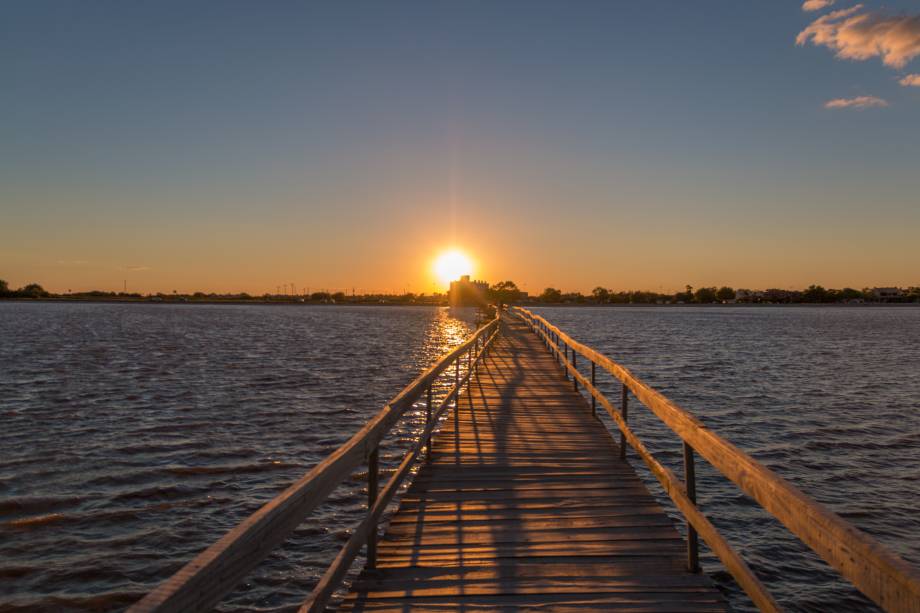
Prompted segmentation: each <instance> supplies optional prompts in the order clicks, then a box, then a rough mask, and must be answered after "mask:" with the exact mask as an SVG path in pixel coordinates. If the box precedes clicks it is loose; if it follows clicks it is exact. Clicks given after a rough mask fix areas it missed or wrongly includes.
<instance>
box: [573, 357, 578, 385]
mask: <svg viewBox="0 0 920 613" xmlns="http://www.w3.org/2000/svg"><path fill="white" fill-rule="evenodd" d="M576 372H578V354H576V353H575V350H574V349H572V389H574V390H575V391H576V392H577V391H578V377H576V376H575V373H576Z"/></svg>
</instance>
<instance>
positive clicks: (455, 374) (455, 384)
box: [454, 355, 460, 398]
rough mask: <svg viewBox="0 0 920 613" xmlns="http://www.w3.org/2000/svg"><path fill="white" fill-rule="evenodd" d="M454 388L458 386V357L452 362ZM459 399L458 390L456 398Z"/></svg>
mask: <svg viewBox="0 0 920 613" xmlns="http://www.w3.org/2000/svg"><path fill="white" fill-rule="evenodd" d="M454 366H455V368H454V387H457V386H459V385H460V356H459V355H458V356H457V358H456V361H455V362H454ZM459 397H460V390H459V389H458V390H457V398H459Z"/></svg>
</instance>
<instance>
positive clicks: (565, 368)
mask: <svg viewBox="0 0 920 613" xmlns="http://www.w3.org/2000/svg"><path fill="white" fill-rule="evenodd" d="M562 350H563V351H564V352H565V357H564V358H563V359H562V376H563V377H565V378H566V379H568V378H569V346H568V345H566V344H565V343H563V344H562Z"/></svg>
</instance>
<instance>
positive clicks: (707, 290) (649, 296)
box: [489, 281, 920, 304]
mask: <svg viewBox="0 0 920 613" xmlns="http://www.w3.org/2000/svg"><path fill="white" fill-rule="evenodd" d="M884 290H887V291H882V289H881V288H868V287H867V288H863V289H861V290H858V289H853V288H851V287H845V288H843V289H826V288H824V287H822V286H820V285H810V286H809V287H807V288H806V289H803V290H791V289H775V288H774V289H767V290H762V291H761V290H757V291H754V290H749V289H737V290H736V289H734V288H732V287H728V286H722V287H715V286H712V287H699V288H693V287H692V286H690V285H687V286H686V287H685V288H684V291H681V292H675V293H673V294H667V293H659V292H649V291H614V290H611V289H607V288H605V287H601V286H598V287H595V288H594V290H592V291H591V293H590V294H587V295H585V294H582V293H581V292H562V291H560V290H558V289H556V288H554V287H547V288H546V289H544V290H543V292H542V293H541V294H540V295H538V296H527V295H525V294H524V292H522V291H521V290H519V289H518V287H517V285H516V284H515V283H514V282H513V281H502V282H501V283H496V284H495V285H493V286H491V287H490V288H489V293H490V298H492V299H493V300H497V301H501V302H504V303H513V302H529V303H544V304H724V303H763V304H815V303H817V304H832V303H854V302H855V303H858V302H920V287H911V288H908V289H906V290H902V289H898V288H884Z"/></svg>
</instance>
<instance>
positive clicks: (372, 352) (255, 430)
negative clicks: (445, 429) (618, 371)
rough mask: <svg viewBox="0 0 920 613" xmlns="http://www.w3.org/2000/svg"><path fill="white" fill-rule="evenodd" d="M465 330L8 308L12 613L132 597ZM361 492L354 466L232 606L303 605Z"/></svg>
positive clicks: (219, 309)
mask: <svg viewBox="0 0 920 613" xmlns="http://www.w3.org/2000/svg"><path fill="white" fill-rule="evenodd" d="M463 315H464V316H470V315H472V314H471V313H464V314H463ZM470 328H471V326H470V320H469V319H468V320H461V319H457V318H456V317H453V316H451V315H450V314H449V313H448V311H447V310H446V309H434V308H425V307H419V308H413V307H407V308H404V307H399V308H395V307H394V308H390V307H310V306H254V305H247V306H204V305H149V304H127V305H110V304H23V303H0V339H2V344H0V390H2V393H0V417H2V428H0V609H2V610H16V609H22V610H48V611H52V610H53V611H61V610H110V609H113V608H123V607H124V606H126V605H128V604H130V603H132V602H134V601H136V600H137V599H138V598H140V597H141V596H142V595H143V594H144V593H146V592H147V591H149V590H150V588H152V587H153V586H154V585H156V584H157V583H159V582H160V581H162V580H163V579H165V578H166V577H168V576H170V575H171V574H172V573H173V572H175V571H176V570H178V568H179V567H180V566H181V564H182V563H183V562H185V561H187V560H188V559H189V558H190V557H192V556H193V555H194V554H195V553H197V552H198V551H200V550H201V549H203V548H204V547H205V546H207V545H209V544H211V543H212V542H213V541H215V540H217V538H219V537H220V536H222V535H223V534H224V533H225V532H226V531H227V530H229V529H230V528H232V527H233V526H234V525H236V524H237V523H238V522H239V521H240V520H242V519H244V518H245V517H247V516H248V515H249V514H250V513H252V512H253V511H255V510H256V509H257V508H259V506H261V505H262V504H263V503H265V502H266V501H268V500H270V499H271V498H272V497H274V496H275V495H276V494H277V493H278V492H280V491H281V490H282V489H283V488H284V487H285V486H286V485H288V484H290V483H291V482H292V481H293V480H295V479H296V478H297V477H300V476H301V475H303V474H304V473H305V472H306V471H307V470H308V469H309V468H310V467H311V466H313V465H314V464H316V463H317V462H318V461H320V460H322V459H323V458H325V457H326V456H327V455H328V454H330V453H331V452H332V451H333V450H335V449H336V448H337V447H338V446H339V445H341V444H342V443H343V442H344V441H345V440H347V438H348V437H349V436H351V435H352V434H354V432H355V431H357V430H358V429H359V428H360V427H361V426H362V425H363V424H364V423H365V422H366V421H367V419H368V418H369V417H370V416H371V415H373V414H374V413H375V412H377V411H378V410H380V408H381V407H382V406H383V404H384V403H385V402H386V401H387V400H389V399H390V398H391V397H392V396H393V395H395V394H396V392H398V391H399V390H400V389H401V388H402V387H404V386H405V385H406V384H407V383H408V382H409V381H411V380H412V379H413V378H414V377H415V376H416V375H417V374H418V372H419V371H420V370H422V369H423V368H424V367H426V366H428V365H429V364H430V363H431V362H432V361H433V360H434V359H436V357H437V356H439V355H441V354H442V353H444V352H446V351H447V350H448V349H449V348H450V347H452V346H454V345H455V344H457V343H458V342H460V341H461V340H462V339H463V338H464V337H465V336H466V335H467V334H468V332H469V330H470ZM420 417H421V412H412V413H411V414H410V415H409V417H407V419H406V420H404V422H402V423H401V424H400V425H399V427H398V428H396V429H395V431H394V432H393V435H392V436H391V437H390V438H389V439H388V441H387V444H386V445H385V446H384V447H383V449H382V451H381V464H382V466H384V467H386V466H388V465H392V464H393V463H395V462H397V461H398V459H399V458H401V455H402V452H403V450H404V449H405V448H406V447H407V444H408V441H409V439H410V438H411V436H412V434H414V433H415V432H417V431H418V425H419V423H420V421H421V420H420V419H419V418H420ZM365 492H366V475H365V474H363V473H358V474H356V475H354V477H353V479H352V480H350V481H349V482H347V483H346V484H345V485H344V486H342V487H340V488H339V489H337V490H336V491H335V493H334V494H333V496H332V498H331V499H330V502H329V504H327V505H325V506H323V507H321V508H320V509H319V510H318V512H316V513H315V514H314V515H313V516H312V518H311V520H310V521H308V522H306V523H304V524H303V525H302V526H301V527H300V528H299V529H298V531H297V533H296V534H295V535H294V537H293V538H292V539H290V540H289V541H288V543H287V544H286V545H285V546H284V547H283V548H281V549H279V550H278V551H276V552H274V553H273V554H272V555H271V556H270V557H269V558H268V560H267V561H266V562H265V563H263V564H262V565H261V566H260V567H259V568H258V569H257V570H256V572H254V573H253V574H252V575H251V576H250V577H249V578H248V579H247V582H246V584H245V585H244V586H243V587H242V588H240V589H239V590H237V591H236V592H235V593H234V594H233V595H231V596H230V597H229V598H228V599H227V600H226V602H225V603H223V604H222V607H221V608H222V609H225V610H253V609H264V610H276V609H288V608H291V607H296V606H297V605H299V604H300V603H302V601H303V599H304V598H305V596H306V595H307V594H309V592H310V590H311V589H312V586H313V585H314V584H315V582H316V580H317V579H318V577H319V576H320V575H321V574H322V571H323V570H325V567H326V566H327V565H328V563H329V562H330V561H331V560H332V558H333V557H334V555H335V553H336V552H337V551H338V549H339V548H340V547H341V545H342V544H343V542H344V540H345V539H346V538H347V537H348V534H349V532H348V529H349V528H350V527H351V526H353V525H355V524H356V523H357V521H358V520H359V519H360V516H361V514H362V513H363V510H364V503H365V501H366V494H365Z"/></svg>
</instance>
